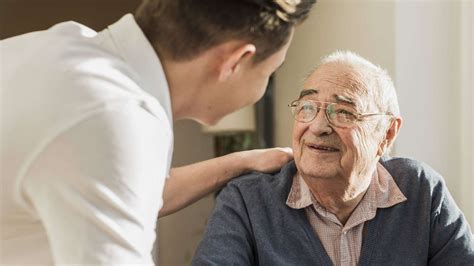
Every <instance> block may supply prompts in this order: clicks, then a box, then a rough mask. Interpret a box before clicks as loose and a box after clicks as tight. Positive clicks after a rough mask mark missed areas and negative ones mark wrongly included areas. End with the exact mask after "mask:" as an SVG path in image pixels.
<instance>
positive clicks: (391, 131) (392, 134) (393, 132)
mask: <svg viewBox="0 0 474 266" xmlns="http://www.w3.org/2000/svg"><path fill="white" fill-rule="evenodd" d="M401 126H402V118H401V117H394V118H392V120H391V122H390V126H389V128H388V130H387V133H385V138H384V139H383V140H382V142H381V143H380V144H379V148H378V151H377V155H378V156H382V155H383V154H384V153H385V150H387V148H388V147H390V145H392V143H393V142H394V141H395V139H396V138H397V136H398V132H400V127H401Z"/></svg>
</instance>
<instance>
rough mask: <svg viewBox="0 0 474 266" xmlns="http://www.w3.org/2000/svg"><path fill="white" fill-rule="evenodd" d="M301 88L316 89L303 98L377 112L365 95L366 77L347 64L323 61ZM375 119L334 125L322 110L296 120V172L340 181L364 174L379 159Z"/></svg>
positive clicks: (294, 132) (294, 146)
mask: <svg viewBox="0 0 474 266" xmlns="http://www.w3.org/2000/svg"><path fill="white" fill-rule="evenodd" d="M304 88H305V89H304V90H315V92H314V93H310V94H308V95H305V96H303V97H302V99H308V100H315V101H323V102H340V103H341V104H347V105H352V106H353V107H354V108H355V109H356V110H357V111H358V112H359V113H365V112H373V111H378V110H375V103H374V100H373V99H369V97H368V96H367V84H366V81H365V79H364V78H363V77H361V76H360V75H358V74H357V73H355V72H354V71H353V69H352V68H351V67H348V66H344V65H341V64H336V63H330V64H326V65H324V66H322V67H320V68H319V69H318V70H316V71H315V72H314V73H313V74H312V75H311V76H310V77H309V78H308V79H307V81H306V82H305V85H304ZM349 102H352V103H349ZM323 107H325V106H323ZM377 121H378V119H371V120H368V121H361V122H358V123H357V124H355V125H354V126H353V127H349V128H340V127H335V126H333V125H331V124H329V122H328V121H327V119H326V116H325V110H321V111H320V112H319V113H318V115H317V116H316V117H315V119H314V120H313V121H311V122H307V123H302V122H298V121H295V124H294V128H293V151H294V156H295V162H296V165H297V167H298V171H299V172H300V173H302V174H303V175H307V176H311V177H316V178H342V179H341V180H340V181H341V182H350V181H349V180H350V179H351V178H357V177H358V176H361V175H364V174H366V173H367V171H369V170H370V169H368V168H369V167H371V166H373V165H374V163H375V162H376V161H377V160H378V157H377V150H378V147H379V144H380V143H381V141H382V140H383V135H384V134H383V133H382V132H377V131H376V130H375V129H376V126H377Z"/></svg>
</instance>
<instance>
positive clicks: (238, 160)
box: [229, 151, 254, 176]
mask: <svg viewBox="0 0 474 266" xmlns="http://www.w3.org/2000/svg"><path fill="white" fill-rule="evenodd" d="M249 155H250V151H238V152H233V153H231V154H229V159H230V161H231V163H232V165H233V169H234V170H235V176H239V175H242V174H245V173H248V172H250V171H252V170H253V169H254V168H253V162H252V160H251V158H250V157H251V156H249Z"/></svg>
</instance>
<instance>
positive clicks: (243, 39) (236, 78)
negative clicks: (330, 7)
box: [135, 0, 316, 123]
mask: <svg viewBox="0 0 474 266" xmlns="http://www.w3.org/2000/svg"><path fill="white" fill-rule="evenodd" d="M315 2H316V0H144V1H143V3H142V4H141V6H140V7H139V8H138V10H137V12H136V14H135V18H136V20H137V23H138V25H139V26H140V28H141V29H142V31H143V32H144V34H145V35H146V37H147V38H148V40H149V41H150V43H151V44H152V46H153V47H154V49H155V51H156V52H157V54H158V56H159V57H160V60H162V61H163V62H165V64H166V63H167V62H173V63H182V62H191V61H193V60H196V58H200V57H204V55H208V54H211V55H212V56H210V57H209V56H208V57H207V58H212V60H209V59H208V60H207V61H205V62H204V61H202V60H201V61H199V64H196V65H199V66H196V68H197V67H199V68H207V69H210V70H212V71H210V72H209V74H207V73H206V75H207V77H206V80H207V81H208V82H209V84H206V88H207V89H206V93H205V95H206V97H207V99H206V100H207V101H208V102H209V105H208V106H206V110H207V111H203V112H206V113H205V114H204V113H203V114H200V115H199V117H197V120H200V121H201V122H205V123H214V122H216V121H217V120H218V119H219V118H221V117H222V116H224V115H225V114H227V113H230V112H232V111H235V110H236V109H239V108H241V107H243V106H245V105H249V104H252V103H255V102H256V101H257V100H258V99H259V98H260V97H261V96H262V95H263V93H264V91H265V88H266V85H267V82H268V78H269V76H270V75H271V74H272V73H273V72H274V71H275V70H276V69H277V68H278V67H279V66H280V65H281V64H282V62H283V60H284V58H285V56H286V51H287V49H288V46H289V43H290V41H291V38H292V35H293V30H294V27H295V26H296V25H298V24H300V23H301V22H303V21H304V20H305V19H306V17H307V16H308V13H309V11H310V9H311V7H312V6H313V4H314V3H315ZM214 70H215V71H214ZM194 118H196V117H194Z"/></svg>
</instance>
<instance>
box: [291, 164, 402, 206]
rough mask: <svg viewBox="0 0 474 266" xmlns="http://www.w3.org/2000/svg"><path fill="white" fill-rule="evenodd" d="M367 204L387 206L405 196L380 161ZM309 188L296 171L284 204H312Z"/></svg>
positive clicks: (394, 203) (400, 200) (371, 184)
mask: <svg viewBox="0 0 474 266" xmlns="http://www.w3.org/2000/svg"><path fill="white" fill-rule="evenodd" d="M366 196H368V197H364V198H368V199H366V200H369V201H370V202H369V205H370V206H371V207H372V208H373V209H377V208H388V207H391V206H394V205H396V204H398V203H401V202H403V201H406V200H407V198H406V197H405V195H403V193H402V192H401V190H400V188H399V187H398V186H397V184H396V183H395V181H394V180H393V177H392V176H391V175H390V173H389V172H388V171H387V169H385V167H383V166H382V165H381V164H380V163H377V169H376V171H375V173H374V175H373V178H372V181H371V182H370V185H369V188H368V191H367V195H366ZM312 199H313V197H312V194H311V190H310V189H309V187H308V185H306V182H305V181H304V179H303V178H302V177H301V175H300V174H298V173H296V174H295V176H294V177H293V184H292V185H291V189H290V193H289V194H288V198H287V200H286V205H288V207H290V208H293V209H303V208H306V207H308V206H311V205H312V204H313V200H312Z"/></svg>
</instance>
